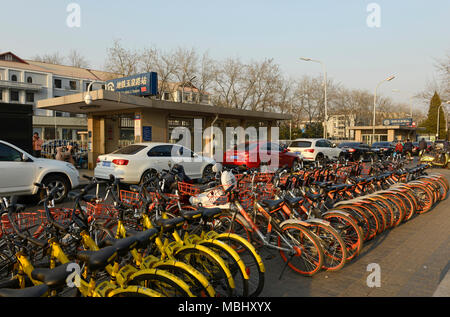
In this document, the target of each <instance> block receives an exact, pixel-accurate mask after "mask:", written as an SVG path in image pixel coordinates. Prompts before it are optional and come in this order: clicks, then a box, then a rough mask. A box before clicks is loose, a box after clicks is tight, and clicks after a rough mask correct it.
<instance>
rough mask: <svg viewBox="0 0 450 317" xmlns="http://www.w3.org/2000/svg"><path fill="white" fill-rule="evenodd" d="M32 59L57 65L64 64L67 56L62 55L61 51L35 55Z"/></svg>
mask: <svg viewBox="0 0 450 317" xmlns="http://www.w3.org/2000/svg"><path fill="white" fill-rule="evenodd" d="M32 59H33V60H34V61H36V62H41V63H47V64H55V65H64V62H65V57H64V56H62V55H61V54H60V53H59V52H55V53H52V54H44V55H35V56H34V57H33V58H32Z"/></svg>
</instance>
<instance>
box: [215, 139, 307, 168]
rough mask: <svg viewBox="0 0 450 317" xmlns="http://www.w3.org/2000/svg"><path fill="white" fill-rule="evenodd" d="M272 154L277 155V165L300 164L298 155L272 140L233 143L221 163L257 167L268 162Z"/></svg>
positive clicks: (291, 165)
mask: <svg viewBox="0 0 450 317" xmlns="http://www.w3.org/2000/svg"><path fill="white" fill-rule="evenodd" d="M274 152H275V153H274ZM266 153H267V154H266ZM264 155H266V156H267V157H264ZM272 155H278V167H282V166H285V165H287V166H288V167H290V168H296V167H298V166H299V165H300V157H299V156H298V155H297V154H295V153H293V152H289V150H288V149H286V148H284V147H281V146H280V145H279V144H278V143H273V142H246V143H244V144H238V145H235V146H234V148H233V149H231V150H228V151H226V152H225V153H224V155H223V165H224V166H245V167H247V168H257V167H260V165H261V163H262V162H265V163H268V164H270V163H271V162H270V161H269V162H268V160H269V156H272Z"/></svg>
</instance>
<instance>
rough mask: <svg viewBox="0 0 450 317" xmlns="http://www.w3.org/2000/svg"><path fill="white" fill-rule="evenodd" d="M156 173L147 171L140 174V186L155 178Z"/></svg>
mask: <svg viewBox="0 0 450 317" xmlns="http://www.w3.org/2000/svg"><path fill="white" fill-rule="evenodd" d="M156 174H157V172H156V171H155V170H147V171H145V172H144V174H142V177H141V182H140V183H139V184H140V185H142V184H144V183H145V182H147V181H149V180H151V179H152V178H153V177H155V176H156Z"/></svg>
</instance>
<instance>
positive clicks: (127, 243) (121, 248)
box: [112, 236, 138, 256]
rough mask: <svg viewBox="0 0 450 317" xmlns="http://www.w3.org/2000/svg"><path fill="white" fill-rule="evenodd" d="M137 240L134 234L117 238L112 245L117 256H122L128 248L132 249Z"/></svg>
mask: <svg viewBox="0 0 450 317" xmlns="http://www.w3.org/2000/svg"><path fill="white" fill-rule="evenodd" d="M137 243H138V241H137V240H136V237H135V236H131V237H128V238H124V239H118V240H117V241H116V242H115V243H114V244H113V245H112V247H113V248H115V249H116V252H117V255H118V256H124V255H126V254H127V253H128V251H129V250H130V249H133V248H134V247H135V246H136V245H137Z"/></svg>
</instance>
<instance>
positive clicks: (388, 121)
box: [383, 118, 413, 126]
mask: <svg viewBox="0 0 450 317" xmlns="http://www.w3.org/2000/svg"><path fill="white" fill-rule="evenodd" d="M383 125H385V126H390V125H398V126H412V125H413V119H412V118H406V119H386V120H383Z"/></svg>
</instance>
